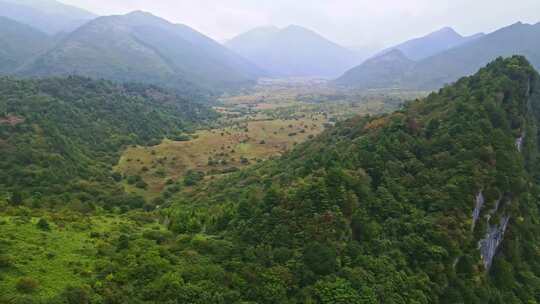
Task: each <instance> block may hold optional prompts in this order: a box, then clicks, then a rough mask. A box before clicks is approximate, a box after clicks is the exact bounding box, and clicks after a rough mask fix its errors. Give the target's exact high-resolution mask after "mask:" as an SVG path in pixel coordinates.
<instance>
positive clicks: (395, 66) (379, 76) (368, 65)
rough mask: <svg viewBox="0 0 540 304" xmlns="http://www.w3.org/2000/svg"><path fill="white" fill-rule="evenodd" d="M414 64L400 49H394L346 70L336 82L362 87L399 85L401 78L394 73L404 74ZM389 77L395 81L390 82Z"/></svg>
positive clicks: (372, 87)
mask: <svg viewBox="0 0 540 304" xmlns="http://www.w3.org/2000/svg"><path fill="white" fill-rule="evenodd" d="M414 64H415V62H414V61H412V60H410V59H409V58H407V57H406V56H405V55H404V54H403V52H402V51H400V50H398V49H394V50H391V51H389V52H387V53H384V54H382V55H379V56H377V57H374V58H371V59H368V60H366V61H365V62H364V63H362V64H361V65H359V66H358V67H356V68H353V69H351V70H349V71H347V72H346V73H345V74H344V75H343V76H341V77H340V79H339V80H338V83H339V84H340V85H345V86H349V85H355V86H357V87H359V88H362V89H377V88H391V87H399V86H400V84H401V83H400V81H401V80H400V79H398V78H396V77H395V75H402V74H404V73H405V72H407V71H409V70H410V69H411V68H412V67H413V66H414ZM389 79H390V80H394V81H395V82H394V83H390V82H389Z"/></svg>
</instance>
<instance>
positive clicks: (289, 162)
mask: <svg viewBox="0 0 540 304" xmlns="http://www.w3.org/2000/svg"><path fill="white" fill-rule="evenodd" d="M539 79H540V77H539V76H538V74H537V73H536V72H535V71H534V70H533V68H532V67H531V66H530V65H529V64H528V62H527V61H526V60H525V59H524V58H522V57H512V58H509V59H504V60H503V59H498V60H496V61H495V62H493V63H491V64H490V65H488V66H487V67H486V68H484V69H482V70H480V72H479V73H477V74H476V75H475V76H472V77H468V78H463V79H461V80H460V81H458V82H457V83H456V84H455V85H453V86H448V87H445V88H443V89H442V90H440V91H439V92H438V93H433V94H431V95H430V96H428V97H427V98H426V99H423V100H417V101H414V102H410V103H408V104H407V105H405V106H404V108H403V109H402V110H400V111H398V112H396V113H393V114H389V115H381V116H374V117H357V118H353V119H350V120H348V121H345V122H342V123H338V124H337V126H336V127H335V128H331V129H329V130H327V131H326V132H325V133H324V134H322V135H321V136H320V137H319V138H317V139H314V140H313V141H310V142H307V143H305V144H302V145H299V146H298V147H297V148H296V149H294V150H293V151H291V152H290V153H288V154H286V155H285V156H284V157H282V158H281V159H279V160H274V161H269V162H265V163H263V164H259V165H255V166H254V167H252V168H251V169H249V170H247V171H241V172H240V173H238V174H235V175H233V176H231V177H229V178H225V179H223V180H218V181H215V182H213V183H211V184H209V185H208V184H204V185H202V186H201V187H200V188H195V189H194V191H191V192H189V193H188V194H184V196H185V197H183V198H182V200H181V202H179V203H178V204H177V205H176V206H173V207H172V208H173V209H178V210H182V211H181V212H180V211H178V210H176V211H175V212H171V214H170V215H171V217H172V219H171V229H173V231H175V232H180V233H189V232H201V231H205V232H207V233H210V232H211V233H214V234H217V235H219V236H220V237H223V238H225V239H227V240H230V241H231V242H233V244H234V246H235V248H237V251H236V253H234V254H233V257H234V258H233V259H236V260H239V261H242V262H239V263H234V264H232V265H231V263H228V262H226V261H225V260H224V261H222V262H221V263H222V264H223V265H228V266H229V269H230V271H232V273H234V274H235V275H237V276H239V277H240V278H242V279H243V280H244V282H245V284H246V285H247V286H250V288H247V289H242V288H239V289H237V290H240V292H241V294H242V296H243V298H244V299H246V300H248V301H254V302H259V301H263V302H264V300H261V299H275V300H274V302H286V301H287V300H288V301H291V302H295V303H296V302H305V301H309V299H312V300H313V299H316V301H318V302H321V303H490V302H492V303H503V302H506V303H511V302H516V303H518V302H520V301H521V302H527V301H538V300H539V299H538V296H537V295H538V293H537V291H539V290H540V285H537V284H536V283H534V282H537V281H538V279H539V278H540V271H539V270H540V264H538V262H537V261H538V258H539V256H538V251H537V250H535V249H534V248H536V246H538V244H540V238H538V235H540V229H539V226H538V225H536V224H534V223H536V222H537V219H538V218H540V213H539V210H538V208H537V207H536V205H535V204H536V203H535V202H534V199H533V197H535V195H536V194H535V193H539V190H540V189H539V188H538V186H537V184H536V182H537V180H536V179H534V178H533V177H534V176H538V171H537V169H536V168H538V167H536V164H537V159H538V152H537V141H538V139H537V138H536V137H535V135H536V134H537V133H536V132H535V131H531V130H536V129H535V128H536V125H537V122H538V119H539V118H540V115H538V113H540V111H538V109H540V106H539V105H540V81H539ZM524 130H527V131H526V132H525V133H526V134H534V135H531V136H530V137H529V141H527V142H526V143H525V144H524V146H523V149H522V151H518V149H517V147H516V139H517V138H518V137H519V136H520V135H522V134H523V133H524ZM527 162H530V165H526V163H527ZM197 190H198V191H197ZM480 190H484V192H485V196H486V206H485V207H484V208H483V209H482V211H481V215H482V216H481V218H480V219H479V221H478V223H477V225H476V226H475V229H474V231H471V226H472V219H471V215H472V212H473V209H474V205H475V196H476V194H477V193H478V192H479V191H480ZM501 196H503V197H504V198H506V199H505V201H504V202H501V203H500V205H499V208H498V209H497V210H496V211H493V212H494V213H493V214H492V215H491V217H492V223H496V222H497V221H498V219H499V218H501V217H502V216H504V215H508V216H510V217H511V218H512V219H514V220H511V223H510V226H509V228H508V230H509V231H508V232H507V233H506V235H505V239H504V242H503V245H502V246H501V248H499V250H498V255H497V259H496V262H495V264H494V266H493V268H492V269H491V271H490V272H487V271H486V270H485V269H484V266H483V264H482V261H481V259H480V257H479V251H478V241H479V239H480V238H483V237H484V236H485V232H486V229H487V220H486V217H487V216H488V214H489V212H490V211H489V210H490V209H492V208H494V207H495V201H496V200H497V199H498V198H500V197H501ZM188 202H189V203H188ZM189 208H192V210H191V211H188V210H189ZM194 219H197V223H198V224H199V226H197V229H196V230H190V229H188V228H187V227H186V226H187V225H186V223H187V222H189V221H193V220H194ZM533 231H534V232H533ZM524 234H525V235H527V237H526V238H523V237H524ZM510 246H512V247H510ZM211 256H212V257H214V258H215V259H218V260H219V258H217V257H215V256H214V255H211ZM227 260H229V259H227ZM499 260H500V261H499ZM276 267H282V269H283V270H284V273H288V274H289V275H290V277H289V278H288V279H290V280H291V282H294V283H292V284H287V285H286V286H287V287H286V288H285V290H283V289H279V288H281V287H279V288H278V286H276V285H272V283H271V282H269V281H266V280H265V278H266V277H265V273H267V271H270V270H271V269H275V268H276ZM254 269H256V270H254ZM522 269H527V270H530V272H528V273H527V274H528V277H527V278H525V277H522V276H521V275H520V273H521V272H522ZM248 273H249V274H250V275H248ZM284 294H285V295H286V299H287V300H285V298H280V296H279V295H284ZM278 299H279V300H278ZM501 299H503V300H501ZM269 302H272V300H270V301H269Z"/></svg>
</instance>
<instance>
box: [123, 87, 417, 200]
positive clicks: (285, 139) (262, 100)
mask: <svg viewBox="0 0 540 304" xmlns="http://www.w3.org/2000/svg"><path fill="white" fill-rule="evenodd" d="M421 95H422V93H417V92H410V93H403V92H400V93H396V92H372V93H359V92H350V91H340V90H337V89H336V88H333V87H331V86H327V85H326V83H325V82H321V80H313V79H307V80H302V79H295V80H293V81H282V80H266V81H262V82H261V83H260V84H259V85H258V86H256V87H255V88H253V89H250V90H248V91H246V92H242V93H239V94H237V95H234V96H224V97H223V98H221V100H220V104H218V105H216V106H215V107H214V109H215V110H216V111H217V112H219V113H221V118H220V119H219V120H218V122H217V123H216V126H215V128H214V129H211V130H200V131H198V132H196V133H195V134H193V135H192V138H191V140H189V141H171V140H164V141H163V142H162V143H161V144H160V145H158V146H154V147H141V146H137V147H130V148H128V149H126V150H125V151H124V153H123V155H122V157H121V159H120V162H119V163H118V165H117V166H116V167H115V170H116V171H117V172H118V173H120V174H122V176H124V177H125V178H124V185H125V188H126V190H127V191H129V192H132V193H136V194H140V195H142V196H143V197H145V198H146V199H148V200H151V199H154V198H157V197H159V196H160V194H162V193H163V191H164V190H166V189H167V187H171V185H180V186H183V179H184V177H185V176H186V174H187V173H189V172H193V171H196V172H201V173H203V174H204V176H206V178H215V177H218V176H220V175H222V174H226V173H229V172H233V171H234V170H237V169H240V168H242V167H245V166H248V165H250V164H253V163H255V162H259V161H263V160H265V159H268V158H271V157H274V156H279V155H281V154H283V153H284V152H286V151H287V150H289V149H291V148H292V147H293V146H294V145H295V144H298V143H301V142H304V141H306V140H308V139H310V138H312V137H314V136H316V135H318V134H320V133H321V132H322V131H323V130H324V129H325V128H326V127H328V126H330V125H332V124H333V123H335V122H336V121H339V120H343V119H347V118H350V117H352V116H354V115H363V114H379V113H383V112H388V111H391V110H395V109H396V108H398V107H399V105H400V104H401V103H402V102H403V101H404V100H408V99H414V98H416V97H418V96H421ZM129 177H131V179H130V180H128V178H129ZM141 181H142V182H141ZM177 190H178V189H177Z"/></svg>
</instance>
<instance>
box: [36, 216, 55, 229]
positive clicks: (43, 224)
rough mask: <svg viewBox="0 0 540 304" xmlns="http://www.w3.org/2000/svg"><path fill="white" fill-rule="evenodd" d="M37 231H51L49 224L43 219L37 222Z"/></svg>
mask: <svg viewBox="0 0 540 304" xmlns="http://www.w3.org/2000/svg"><path fill="white" fill-rule="evenodd" d="M36 226H37V227H38V228H39V229H41V230H43V231H49V230H51V226H50V225H49V222H48V221H47V220H46V219H44V218H40V219H39V221H38V222H37V225H36Z"/></svg>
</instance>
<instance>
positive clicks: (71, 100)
mask: <svg viewBox="0 0 540 304" xmlns="http://www.w3.org/2000/svg"><path fill="white" fill-rule="evenodd" d="M214 116H215V113H213V112H212V111H211V110H209V109H207V108H205V107H203V106H201V105H198V104H196V103H193V102H191V101H188V100H186V99H184V98H183V97H181V96H178V95H175V94H173V93H170V92H168V91H165V90H163V89H159V88H157V87H153V86H146V85H138V84H125V85H119V84H114V83H112V82H108V81H96V80H90V79H87V78H81V77H69V78H51V79H44V80H15V79H12V78H0V154H1V155H2V157H1V158H0V196H2V195H3V196H4V197H7V198H8V199H9V200H10V201H12V202H13V203H14V204H21V203H23V202H27V203H32V204H36V205H38V206H39V205H43V204H47V205H55V204H59V205H63V204H65V203H73V202H74V201H78V202H80V203H82V204H84V205H92V204H99V205H103V206H106V207H112V206H115V205H129V203H130V200H132V201H133V202H134V203H136V204H140V200H139V199H137V198H126V197H124V193H123V190H122V189H121V187H119V186H118V185H117V183H116V181H118V179H120V178H121V177H120V176H116V175H115V174H113V171H112V166H113V165H115V164H116V163H117V162H118V158H119V155H120V152H121V150H122V148H123V147H125V146H127V145H135V144H141V145H153V144H157V143H159V142H160V141H161V139H163V138H165V137H170V138H174V137H175V136H180V135H182V134H183V133H184V132H186V131H189V130H190V129H192V128H193V127H194V125H195V123H197V124H199V123H202V122H204V120H206V119H210V118H213V117H214ZM44 197H46V198H47V199H44ZM127 207H129V206H127Z"/></svg>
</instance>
